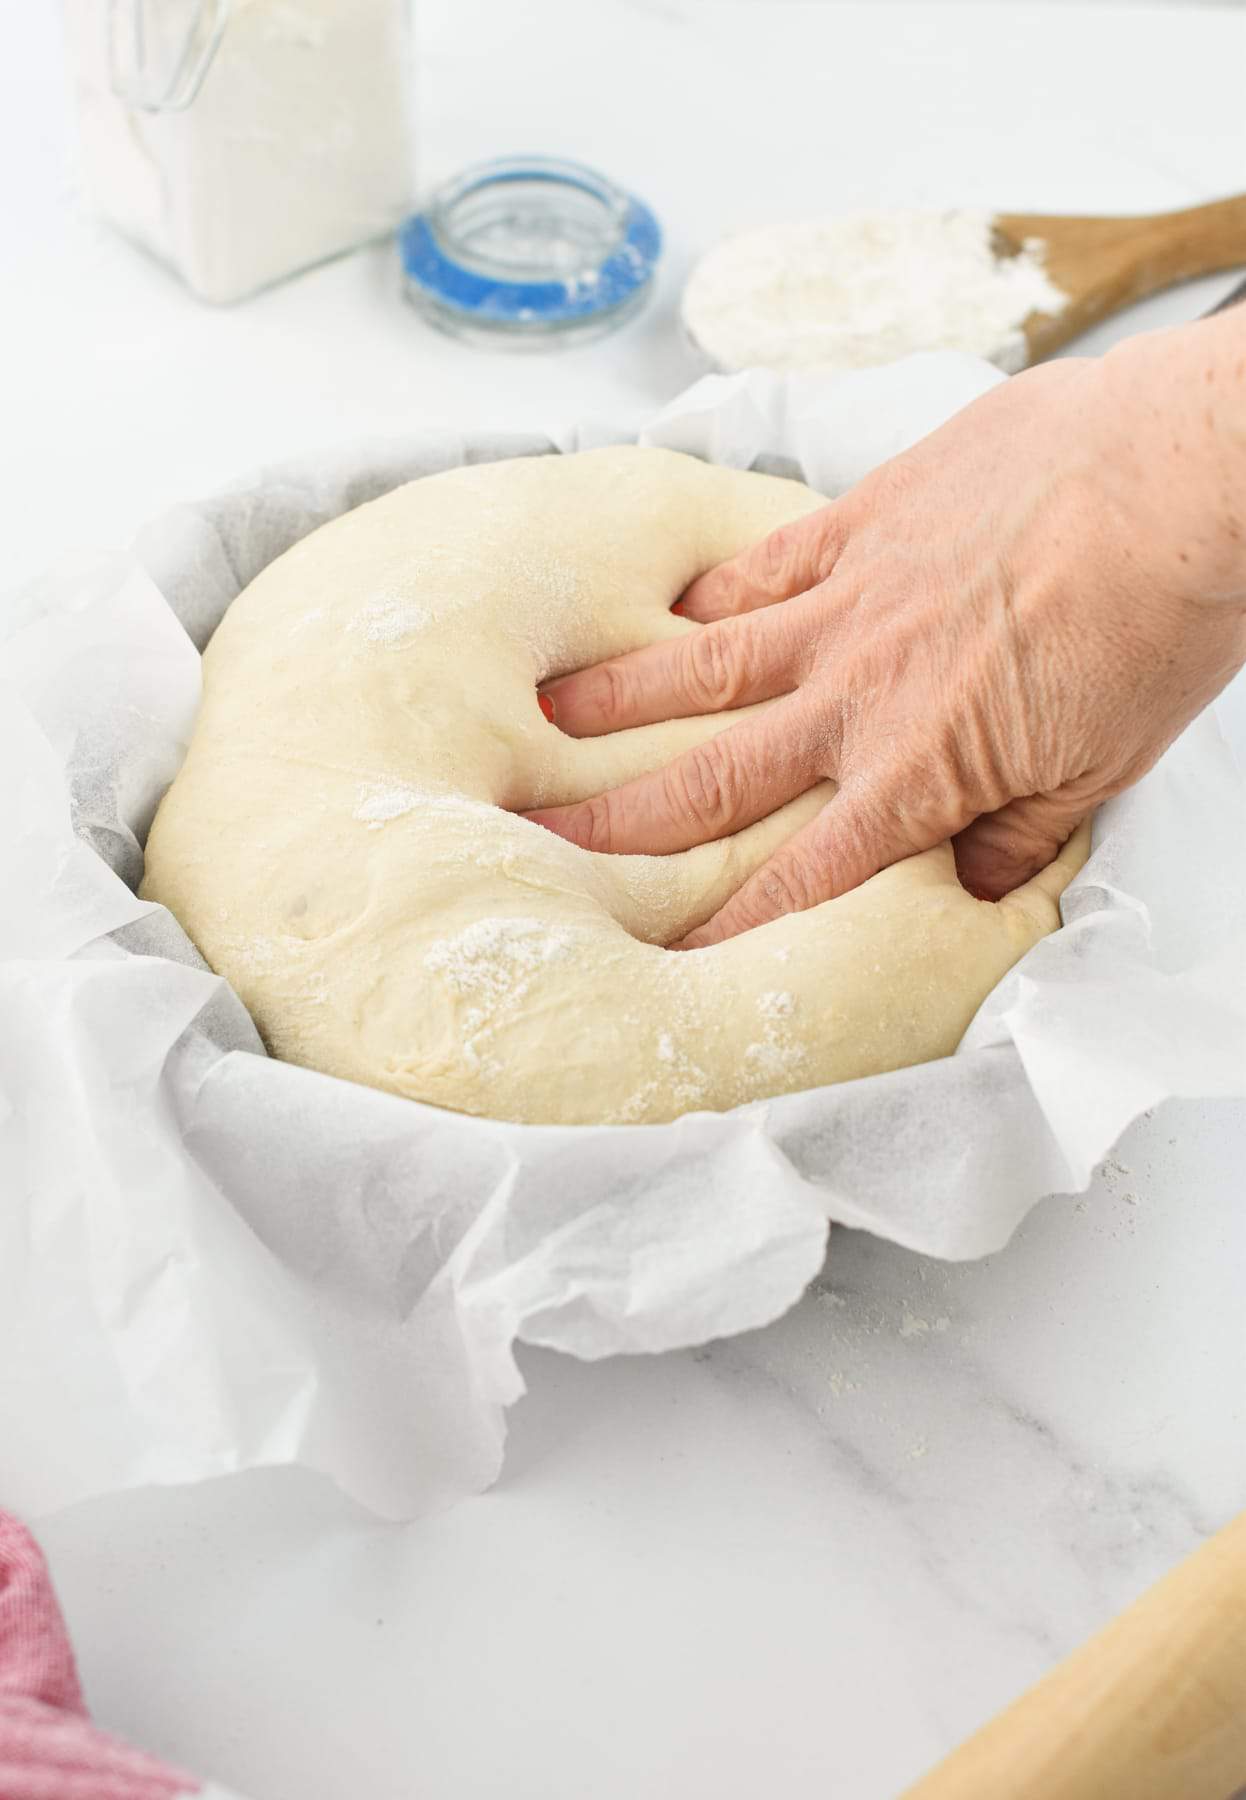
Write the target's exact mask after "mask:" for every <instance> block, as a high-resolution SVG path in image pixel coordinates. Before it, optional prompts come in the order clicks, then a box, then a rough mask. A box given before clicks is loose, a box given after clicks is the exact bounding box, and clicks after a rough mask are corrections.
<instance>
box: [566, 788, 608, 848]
mask: <svg viewBox="0 0 1246 1800" xmlns="http://www.w3.org/2000/svg"><path fill="white" fill-rule="evenodd" d="M613 826H614V817H613V808H612V802H611V799H610V796H609V794H595V795H594V796H593V798H592V799H591V800H584V801H582V802H581V804H580V808H579V811H578V812H577V814H576V833H575V835H576V841H577V842H578V843H580V844H582V845H583V847H584V848H585V849H586V850H594V851H598V852H606V851H608V850H609V849H610V844H611V841H612V838H613V835H614V830H613Z"/></svg>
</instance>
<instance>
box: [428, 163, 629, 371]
mask: <svg viewBox="0 0 1246 1800" xmlns="http://www.w3.org/2000/svg"><path fill="white" fill-rule="evenodd" d="M399 246H400V249H401V253H402V266H403V272H404V275H405V277H406V286H407V292H408V294H409V295H410V297H411V299H412V300H413V301H414V302H415V303H416V304H417V305H418V306H419V307H420V309H421V311H422V312H423V313H424V314H425V316H426V317H428V318H429V319H430V320H431V321H432V322H433V323H434V324H436V325H439V326H441V327H442V329H443V330H447V331H451V332H453V333H455V334H456V335H458V336H462V337H469V338H475V339H479V340H482V341H485V340H487V341H488V342H490V343H498V344H519V345H523V344H526V345H530V346H534V347H536V346H541V345H544V346H546V347H549V346H550V345H551V343H552V341H555V340H562V339H565V338H574V339H575V340H577V341H580V340H582V339H583V338H584V337H586V336H596V335H599V334H601V333H602V332H604V331H608V330H612V329H613V327H614V326H615V325H616V324H619V323H621V322H622V320H623V319H624V318H626V317H628V316H630V314H631V313H632V312H633V311H635V310H636V309H637V308H638V307H639V306H640V305H642V304H643V303H644V300H645V298H646V296H647V294H648V292H649V289H650V286H651V283H652V280H653V272H654V269H655V268H656V266H657V262H658V258H659V256H660V254H661V249H662V233H661V229H660V227H659V225H658V222H657V220H656V218H655V217H654V215H653V213H652V212H651V211H650V210H649V208H648V207H647V206H646V205H645V204H644V202H643V201H641V200H638V199H637V198H636V197H635V196H634V195H632V194H627V193H624V192H623V190H622V189H620V188H616V187H615V186H614V185H613V184H612V183H611V182H609V181H607V180H606V179H605V177H604V176H602V175H598V174H597V173H596V172H595V171H594V170H592V169H586V168H583V167H581V165H580V164H579V163H573V162H561V161H556V160H553V159H551V158H546V157H507V158H504V159H501V160H499V161H496V162H489V163H481V164H479V165H478V166H476V167H474V168H471V169H467V170H465V171H464V172H463V173H462V174H461V175H458V176H456V177H455V178H454V179H453V180H452V181H450V182H447V183H446V185H445V186H444V187H442V188H439V189H438V190H437V192H436V193H435V194H433V195H432V197H431V199H430V200H429V201H428V203H427V205H425V206H424V207H423V208H422V209H421V211H419V212H418V213H416V214H414V215H413V216H412V217H411V218H410V219H408V220H407V221H406V223H405V224H404V225H403V227H402V229H401V231H400V233H399Z"/></svg>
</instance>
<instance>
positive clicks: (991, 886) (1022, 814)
mask: <svg viewBox="0 0 1246 1800" xmlns="http://www.w3.org/2000/svg"><path fill="white" fill-rule="evenodd" d="M1087 810H1088V809H1087V804H1086V799H1085V796H1084V795H1081V796H1078V797H1077V798H1071V797H1070V796H1068V795H1060V794H1031V795H1028V796H1027V797H1026V798H1025V799H1024V800H1010V801H1009V802H1008V804H1007V806H1001V807H1000V809H999V811H998V812H993V813H983V815H982V817H981V818H978V819H975V820H974V821H973V824H972V825H968V826H966V828H965V829H964V831H962V832H960V833H959V834H958V835H957V836H956V837H955V838H953V840H952V847H953V849H954V850H955V852H956V873H957V874H958V875H959V876H960V880H961V885H962V887H965V888H967V889H968V890H969V892H970V893H971V894H973V895H974V896H975V898H976V899H978V900H1001V899H1002V898H1003V896H1004V895H1005V894H1010V893H1011V892H1012V890H1013V889H1014V888H1018V887H1020V886H1021V885H1022V883H1023V882H1026V881H1028V880H1029V879H1030V877H1031V875H1037V874H1038V872H1039V870H1040V869H1045V868H1046V867H1047V864H1048V863H1049V862H1051V861H1052V859H1053V858H1054V857H1055V856H1056V855H1057V854H1058V852H1059V850H1060V848H1061V846H1062V845H1063V844H1064V843H1066V842H1067V840H1068V839H1069V838H1070V837H1072V835H1073V833H1074V832H1075V831H1076V830H1077V827H1078V826H1079V825H1080V824H1081V822H1082V819H1083V818H1084V817H1085V815H1086V812H1087Z"/></svg>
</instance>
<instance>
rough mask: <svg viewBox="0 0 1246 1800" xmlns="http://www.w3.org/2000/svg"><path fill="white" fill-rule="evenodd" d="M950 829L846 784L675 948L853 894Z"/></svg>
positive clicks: (698, 946) (713, 940) (695, 946)
mask: <svg viewBox="0 0 1246 1800" xmlns="http://www.w3.org/2000/svg"><path fill="white" fill-rule="evenodd" d="M946 836H947V826H946V824H945V825H943V826H939V825H929V826H927V825H925V824H924V823H923V822H922V821H921V820H920V819H919V818H916V817H905V816H903V815H902V814H901V813H899V812H898V811H897V810H896V809H895V808H894V807H888V806H883V805H880V804H879V802H878V800H877V798H876V796H875V795H874V794H873V793H871V792H870V791H869V790H868V789H866V788H865V787H864V786H863V785H862V786H857V785H855V784H851V783H847V782H846V783H845V784H844V785H843V786H842V787H841V788H840V790H839V792H838V793H837V794H836V796H835V798H834V799H833V800H829V801H828V802H827V804H826V805H825V806H824V807H823V808H822V811H821V812H820V813H819V814H818V816H817V818H816V819H813V820H811V821H810V823H809V824H808V825H806V826H805V828H804V830H803V831H798V832H797V833H796V835H795V836H794V837H791V838H789V839H788V841H787V843H786V844H784V845H783V847H782V849H781V850H778V851H777V852H776V853H775V855H774V856H772V857H771V858H770V861H769V862H768V863H764V864H763V865H762V867H761V868H760V869H758V870H757V872H756V873H755V874H753V875H750V877H749V879H748V880H747V881H746V882H745V883H744V885H743V887H741V888H739V889H738V890H737V892H736V893H735V894H733V895H732V897H731V899H730V900H728V902H727V904H726V905H725V906H724V907H722V908H720V910H719V911H718V912H716V913H715V914H714V916H713V918H711V919H707V920H706V922H705V924H704V925H698V926H697V928H696V929H695V930H694V931H690V932H689V933H688V935H687V936H686V937H685V938H683V939H682V940H681V941H680V942H679V943H678V944H673V945H672V946H671V948H672V949H676V950H702V949H704V948H706V946H707V945H709V944H720V943H722V941H723V940H724V938H731V937H736V936H737V935H738V934H739V933H740V932H741V931H752V930H753V929H754V928H755V927H756V926H758V925H766V924H768V923H769V922H770V920H772V919H779V918H782V917H783V916H784V914H785V913H793V912H805V911H807V909H808V908H809V907H811V906H818V905H820V904H821V902H822V901H823V900H834V899H836V898H837V897H838V896H839V895H840V894H846V893H849V892H850V891H851V889H853V888H855V887H860V885H861V883H862V882H863V881H868V880H869V878H870V876H871V875H877V874H878V871H879V870H880V869H886V868H889V867H890V865H891V864H892V863H895V862H900V861H902V860H903V858H904V857H906V856H915V855H916V854H917V852H918V851H919V850H929V849H931V848H932V847H933V846H934V845H935V844H938V843H941V842H942V840H943V839H944V838H945V837H946Z"/></svg>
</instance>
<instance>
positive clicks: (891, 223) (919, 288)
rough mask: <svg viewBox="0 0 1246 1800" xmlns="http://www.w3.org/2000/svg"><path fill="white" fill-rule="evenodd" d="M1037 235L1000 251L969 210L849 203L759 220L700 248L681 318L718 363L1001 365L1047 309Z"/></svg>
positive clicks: (1015, 364) (1048, 290) (1054, 296)
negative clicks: (976, 359)
mask: <svg viewBox="0 0 1246 1800" xmlns="http://www.w3.org/2000/svg"><path fill="white" fill-rule="evenodd" d="M1066 299H1067V296H1066V295H1065V294H1064V293H1063V292H1062V291H1061V290H1060V289H1059V288H1058V287H1056V286H1055V285H1054V283H1053V282H1052V281H1051V280H1050V278H1049V277H1048V275H1047V273H1046V271H1045V269H1044V268H1043V262H1042V245H1041V244H1040V243H1037V242H1034V243H1028V244H1026V245H1025V247H1024V248H1023V249H1022V250H1021V252H1020V253H1019V254H1017V255H1015V256H999V255H998V254H997V252H996V248H995V239H994V231H993V217H992V215H991V214H990V213H981V212H945V213H930V212H862V213H844V214H842V215H841V216H839V217H832V218H824V219H805V220H800V221H798V222H796V223H794V224H787V225H771V226H767V227H765V228H764V229H762V230H759V231H749V232H745V233H744V234H743V235H742V236H740V237H734V238H729V239H728V240H727V241H726V242H725V243H722V244H719V245H717V246H716V247H715V248H714V249H713V250H711V251H709V252H708V253H707V254H706V255H705V256H704V257H702V259H701V261H700V262H699V263H698V264H697V266H696V268H695V269H694V270H693V272H692V275H691V277H690V278H689V281H688V285H687V287H686V288H685V290H684V299H683V316H684V323H685V325H686V326H687V328H688V330H689V332H690V333H691V335H692V337H693V339H694V340H695V341H696V343H697V344H698V345H699V347H700V348H701V349H702V350H703V351H704V352H705V354H706V355H707V356H709V357H711V358H712V360H713V361H714V362H715V363H716V364H717V365H718V366H719V368H721V369H745V368H755V367H760V368H770V369H798V368H829V369H862V368H868V367H870V366H872V365H873V364H875V363H884V362H891V361H893V360H894V359H895V358H896V357H900V356H908V355H910V354H911V353H912V352H913V351H915V350H968V351H971V352H972V353H974V354H975V355H978V356H984V357H986V358H987V359H988V361H990V362H993V363H995V364H996V366H997V367H998V368H1001V369H1004V370H1006V371H1007V372H1008V373H1009V374H1014V373H1015V372H1016V371H1017V370H1018V369H1021V368H1024V366H1025V363H1026V344H1025V337H1024V334H1023V332H1022V329H1021V327H1022V323H1023V321H1024V320H1025V319H1026V318H1027V317H1028V316H1029V315H1030V313H1032V312H1042V313H1059V312H1062V311H1063V310H1064V306H1065V302H1066Z"/></svg>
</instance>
